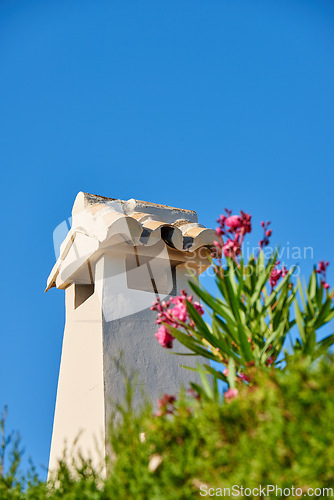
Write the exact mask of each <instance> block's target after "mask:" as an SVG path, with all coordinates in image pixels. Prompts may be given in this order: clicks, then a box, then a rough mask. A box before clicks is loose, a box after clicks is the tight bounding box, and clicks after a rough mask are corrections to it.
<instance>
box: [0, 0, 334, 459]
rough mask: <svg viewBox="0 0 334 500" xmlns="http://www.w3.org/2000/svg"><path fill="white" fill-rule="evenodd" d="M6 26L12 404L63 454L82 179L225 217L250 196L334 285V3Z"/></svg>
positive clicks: (11, 7)
mask: <svg viewBox="0 0 334 500" xmlns="http://www.w3.org/2000/svg"><path fill="white" fill-rule="evenodd" d="M0 37H1V39H0V96H1V98H0V116H1V120H0V162H1V172H2V176H1V177H2V186H3V188H2V195H1V197H2V245H1V253H2V256H1V263H2V287H1V305H2V314H1V324H2V327H1V344H0V346H1V347H0V349H1V358H0V376H1V389H0V407H2V406H3V404H5V403H7V404H8V406H9V412H10V413H9V420H8V425H9V427H10V428H15V429H18V430H19V431H20V433H21V434H22V437H23V442H24V445H25V447H26V449H27V452H28V453H29V454H31V455H32V457H33V459H34V461H35V463H37V465H39V464H44V465H47V462H48V454H49V447H50V440H51V431H52V421H53V411H54V405H55V397H56V387H57V377H58V369H59V362H60V353H61V343H62V334H63V326H64V294H63V292H61V291H57V290H52V291H51V292H49V293H48V294H44V288H45V281H46V278H47V276H48V274H49V271H50V269H51V267H52V265H53V264H54V260H55V256H54V253H53V246H52V233H53V230H54V228H55V227H56V226H57V224H59V223H60V222H61V221H63V220H64V219H66V218H67V217H68V216H69V215H70V210H71V207H72V203H73V201H74V198H75V195H76V194H77V192H78V191H80V190H83V191H88V192H91V193H96V194H101V195H106V196H111V197H116V198H121V199H128V198H132V197H133V198H138V199H142V200H148V201H153V202H158V203H164V204H168V205H173V206H179V207H183V208H190V209H195V210H196V211H197V212H198V214H199V218H200V222H202V223H203V224H206V225H207V226H215V219H216V217H217V216H218V215H219V214H220V213H221V212H222V209H223V207H225V206H226V207H230V208H232V209H234V210H235V211H236V210H239V209H240V208H241V209H243V210H245V211H248V212H250V213H252V214H253V219H254V224H259V222H260V220H261V219H266V220H267V219H270V220H272V223H273V229H274V238H273V241H275V242H276V243H279V242H280V243H282V244H283V245H287V244H288V242H289V245H290V246H295V245H296V246H297V245H299V246H301V247H303V246H314V260H315V261H316V260H319V259H320V258H325V259H326V260H330V261H331V266H330V270H329V281H330V282H331V283H332V284H334V262H333V258H332V254H333V251H332V249H333V246H334V237H333V232H332V230H333V222H332V221H333V201H332V200H333V168H334V164H333V158H334V151H333V132H334V127H333V125H334V93H333V89H334V3H333V1H332V0H329V1H325V0H300V1H297V0H276V1H273V0H262V1H260V0H234V1H231V0H210V1H208V0H201V1H198V0H181V1H175V0H174V1H168V2H167V1H156V0H151V1H148V0H141V1H139V0H137V1H130V0H123V1H121V0H118V1H117V0H114V1H111V0H99V1H96V0H71V1H69V0H56V1H55V0H52V1H51V0H41V1H37V0H26V1H21V0H15V1H14V0H11V1H10V0H1V3H0ZM257 239H258V238H256V240H257ZM301 264H302V269H303V270H304V271H305V272H308V271H309V270H310V269H311V267H312V261H311V260H310V259H307V260H305V261H303V262H301ZM205 281H206V280H205Z"/></svg>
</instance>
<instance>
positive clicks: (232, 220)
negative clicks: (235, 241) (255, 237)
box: [225, 215, 242, 231]
mask: <svg viewBox="0 0 334 500" xmlns="http://www.w3.org/2000/svg"><path fill="white" fill-rule="evenodd" d="M225 224H226V225H227V226H228V227H229V228H230V229H231V230H232V231H235V230H236V229H239V228H240V227H241V225H242V223H241V218H240V217H239V215H231V217H228V218H227V219H226V220H225Z"/></svg>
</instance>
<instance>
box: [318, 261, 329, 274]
mask: <svg viewBox="0 0 334 500" xmlns="http://www.w3.org/2000/svg"><path fill="white" fill-rule="evenodd" d="M328 266H329V262H325V261H324V260H321V261H320V262H319V263H318V267H317V269H316V273H325V272H326V270H327V267H328Z"/></svg>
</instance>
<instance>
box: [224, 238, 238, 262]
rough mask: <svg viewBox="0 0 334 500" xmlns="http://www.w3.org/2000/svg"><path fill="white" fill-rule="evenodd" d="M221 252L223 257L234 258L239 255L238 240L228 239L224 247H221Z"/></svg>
mask: <svg viewBox="0 0 334 500" xmlns="http://www.w3.org/2000/svg"><path fill="white" fill-rule="evenodd" d="M223 252H224V255H225V257H232V258H233V257H236V256H237V255H240V253H241V245H240V243H239V240H238V239H234V240H231V239H228V240H227V242H226V243H225V245H224V246H223Z"/></svg>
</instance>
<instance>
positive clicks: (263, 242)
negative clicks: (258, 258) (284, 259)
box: [259, 221, 273, 248]
mask: <svg viewBox="0 0 334 500" xmlns="http://www.w3.org/2000/svg"><path fill="white" fill-rule="evenodd" d="M269 226H270V221H267V222H264V221H261V227H262V228H263V238H262V240H260V241H259V247H260V248H263V247H266V246H267V245H269V238H270V236H271V235H272V233H273V232H272V230H271V229H268V227H269Z"/></svg>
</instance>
